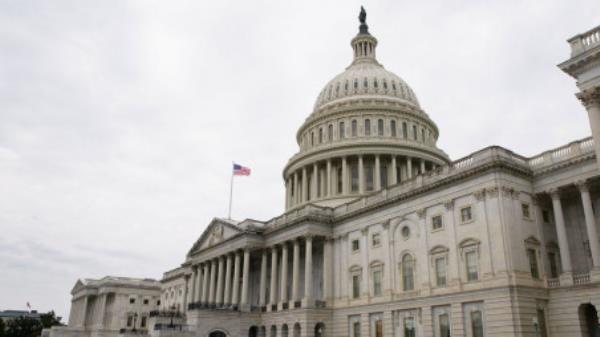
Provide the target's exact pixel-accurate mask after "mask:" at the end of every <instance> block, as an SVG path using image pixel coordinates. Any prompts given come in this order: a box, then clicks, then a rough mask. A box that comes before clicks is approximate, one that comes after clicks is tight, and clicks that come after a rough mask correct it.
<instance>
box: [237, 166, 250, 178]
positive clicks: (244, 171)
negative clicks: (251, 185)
mask: <svg viewBox="0 0 600 337" xmlns="http://www.w3.org/2000/svg"><path fill="white" fill-rule="evenodd" d="M233 175H234V176H249V175H250V168H248V167H245V166H242V165H238V164H236V163H234V164H233Z"/></svg>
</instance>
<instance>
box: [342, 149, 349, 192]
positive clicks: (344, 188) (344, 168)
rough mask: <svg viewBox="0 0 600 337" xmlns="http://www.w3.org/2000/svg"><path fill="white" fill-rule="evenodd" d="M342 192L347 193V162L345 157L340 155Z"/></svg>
mask: <svg viewBox="0 0 600 337" xmlns="http://www.w3.org/2000/svg"><path fill="white" fill-rule="evenodd" d="M342 194H343V195H347V194H348V162H347V160H346V157H342Z"/></svg>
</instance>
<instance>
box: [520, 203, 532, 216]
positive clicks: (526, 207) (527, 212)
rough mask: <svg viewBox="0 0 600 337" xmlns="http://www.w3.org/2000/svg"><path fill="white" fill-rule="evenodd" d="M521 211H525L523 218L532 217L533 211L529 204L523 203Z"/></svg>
mask: <svg viewBox="0 0 600 337" xmlns="http://www.w3.org/2000/svg"><path fill="white" fill-rule="evenodd" d="M521 213H523V218H525V219H531V212H530V210H529V204H525V203H523V204H521Z"/></svg>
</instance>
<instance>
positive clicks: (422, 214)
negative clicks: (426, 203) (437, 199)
mask: <svg viewBox="0 0 600 337" xmlns="http://www.w3.org/2000/svg"><path fill="white" fill-rule="evenodd" d="M426 213H427V211H426V210H425V208H421V209H419V210H417V216H418V217H419V219H424V218H425V214H426Z"/></svg>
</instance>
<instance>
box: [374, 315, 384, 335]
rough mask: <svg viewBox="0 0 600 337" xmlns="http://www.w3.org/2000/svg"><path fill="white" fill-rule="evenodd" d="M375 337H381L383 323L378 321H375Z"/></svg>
mask: <svg viewBox="0 0 600 337" xmlns="http://www.w3.org/2000/svg"><path fill="white" fill-rule="evenodd" d="M375 337H383V322H382V321H381V320H380V319H378V320H376V321H375Z"/></svg>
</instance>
